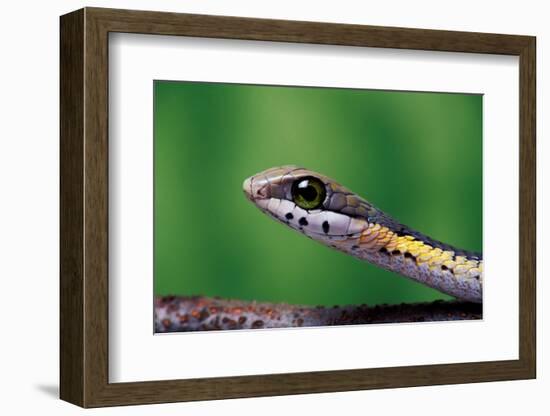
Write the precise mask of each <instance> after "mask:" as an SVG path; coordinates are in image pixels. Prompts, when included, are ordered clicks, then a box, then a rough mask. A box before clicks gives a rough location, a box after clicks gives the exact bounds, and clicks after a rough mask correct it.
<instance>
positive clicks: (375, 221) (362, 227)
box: [243, 165, 483, 303]
mask: <svg viewBox="0 0 550 416" xmlns="http://www.w3.org/2000/svg"><path fill="white" fill-rule="evenodd" d="M243 191H244V194H245V196H246V197H247V198H248V199H249V200H250V201H251V202H252V203H253V204H254V205H255V206H256V207H258V208H259V209H260V210H261V211H263V212H264V213H265V214H267V215H268V216H270V217H272V218H274V219H275V220H277V221H279V222H281V223H283V224H285V225H287V226H288V227H290V228H292V229H294V230H296V231H298V232H300V233H301V234H303V235H305V236H307V237H309V238H310V239H312V240H315V241H318V242H320V243H322V244H324V245H326V246H328V247H330V248H333V249H336V250H338V251H341V252H343V253H346V254H348V255H350V256H353V257H355V258H357V259H359V260H362V261H367V262H369V263H371V264H374V265H376V266H378V267H381V268H383V269H386V270H389V271H391V272H395V273H398V274H400V275H402V276H405V277H408V278H410V279H412V280H415V281H417V282H420V283H422V284H424V285H427V286H429V287H431V288H434V289H436V290H438V291H440V292H442V293H445V294H447V295H450V296H452V297H454V298H456V299H459V300H462V301H467V302H475V303H481V302H482V285H483V257H482V254H481V253H476V252H473V251H468V250H462V249H459V248H456V247H454V246H452V245H450V244H446V243H443V242H441V241H438V240H435V239H433V238H431V237H429V236H427V235H425V234H422V233H420V232H418V231H416V230H414V229H412V228H410V227H408V226H406V225H404V224H401V223H400V222H398V221H397V220H396V219H394V218H393V217H392V216H391V215H389V214H387V213H385V212H384V211H382V210H380V209H379V208H377V207H375V206H374V205H373V204H371V203H370V202H369V201H367V200H366V199H364V198H362V197H360V196H359V195H357V194H355V193H354V192H352V191H350V190H349V189H347V188H346V187H344V186H342V185H340V184H339V183H337V182H336V181H334V180H333V179H331V178H329V177H328V176H325V175H322V174H320V173H317V172H313V171H310V170H308V169H305V168H302V167H299V166H295V165H287V166H280V167H273V168H270V169H267V170H264V171H262V172H260V173H258V174H256V175H253V176H250V177H248V178H246V179H245V180H244V182H243Z"/></svg>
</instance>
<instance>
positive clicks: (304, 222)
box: [298, 217, 309, 227]
mask: <svg viewBox="0 0 550 416" xmlns="http://www.w3.org/2000/svg"><path fill="white" fill-rule="evenodd" d="M298 224H300V225H301V226H303V227H305V226H306V225H308V224H309V223H308V222H307V220H306V217H302V218H300V219H299V220H298Z"/></svg>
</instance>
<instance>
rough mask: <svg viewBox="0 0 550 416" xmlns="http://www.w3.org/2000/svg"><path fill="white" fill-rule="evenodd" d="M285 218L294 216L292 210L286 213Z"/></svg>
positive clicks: (288, 218)
mask: <svg viewBox="0 0 550 416" xmlns="http://www.w3.org/2000/svg"><path fill="white" fill-rule="evenodd" d="M285 218H286V219H287V220H291V219H292V218H294V215H292V212H287V213H286V214H285Z"/></svg>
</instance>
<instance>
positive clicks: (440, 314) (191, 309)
mask: <svg viewBox="0 0 550 416" xmlns="http://www.w3.org/2000/svg"><path fill="white" fill-rule="evenodd" d="M471 319H481V305H480V304H475V303H466V302H459V301H449V302H446V301H436V302H431V303H416V304H400V305H377V306H367V305H358V306H357V305H351V306H334V307H322V306H314V307H310V306H297V305H287V304H272V303H259V302H246V301H239V300H226V299H220V298H210V297H202V296H180V297H177V296H165V297H158V298H156V299H155V332H157V333H158V332H186V331H211V330H220V329H221V330H228V329H259V328H288V327H307V326H331V325H353V324H374V323H398V322H425V321H426V322H427V321H455V320H471Z"/></svg>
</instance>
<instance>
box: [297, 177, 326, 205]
mask: <svg viewBox="0 0 550 416" xmlns="http://www.w3.org/2000/svg"><path fill="white" fill-rule="evenodd" d="M326 195H327V191H326V190H325V184H324V183H323V182H321V181H320V180H319V179H317V178H314V177H307V178H301V179H298V180H297V181H295V182H294V183H293V184H292V200H293V201H294V203H295V204H296V205H298V206H299V207H300V208H303V209H315V208H318V207H320V206H321V204H322V203H323V201H324V200H325V197H326Z"/></svg>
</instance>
